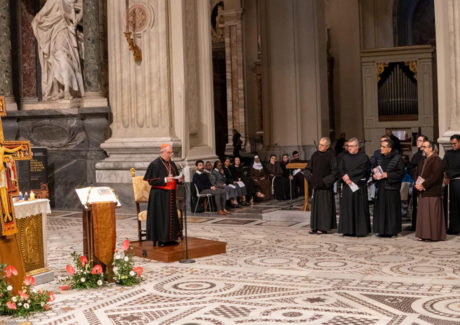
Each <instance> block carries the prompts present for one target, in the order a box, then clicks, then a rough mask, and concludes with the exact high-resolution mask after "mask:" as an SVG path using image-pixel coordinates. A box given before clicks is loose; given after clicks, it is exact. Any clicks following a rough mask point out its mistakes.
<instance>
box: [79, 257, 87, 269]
mask: <svg viewBox="0 0 460 325" xmlns="http://www.w3.org/2000/svg"><path fill="white" fill-rule="evenodd" d="M80 263H81V266H82V267H83V266H85V264H86V263H88V259H87V258H86V256H80Z"/></svg>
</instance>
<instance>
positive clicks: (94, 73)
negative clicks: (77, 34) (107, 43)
mask: <svg viewBox="0 0 460 325" xmlns="http://www.w3.org/2000/svg"><path fill="white" fill-rule="evenodd" d="M99 8H100V4H99V0H85V1H84V3H83V35H84V38H85V42H84V43H85V57H84V66H83V77H84V81H85V96H84V98H83V106H84V107H100V106H107V98H105V96H104V94H103V92H102V89H101V81H100V75H101V61H100V60H101V51H102V49H101V42H100V39H99V38H100V37H99V36H100V32H99V28H100V22H99V17H100V15H99Z"/></svg>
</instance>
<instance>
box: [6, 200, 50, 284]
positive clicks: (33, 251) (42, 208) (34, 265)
mask: <svg viewBox="0 0 460 325" xmlns="http://www.w3.org/2000/svg"><path fill="white" fill-rule="evenodd" d="M14 211H15V214H16V223H17V226H18V234H17V240H18V244H19V249H20V251H21V255H22V260H23V262H24V268H25V271H26V275H30V276H34V277H35V282H36V283H37V284H42V283H46V282H49V281H52V280H53V278H54V272H52V271H50V270H49V269H48V268H47V267H48V263H47V256H48V245H47V238H48V234H47V214H49V213H51V208H50V203H49V200H47V199H38V200H29V201H18V202H14Z"/></svg>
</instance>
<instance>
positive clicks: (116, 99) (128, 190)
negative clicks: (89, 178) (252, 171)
mask: <svg viewBox="0 0 460 325" xmlns="http://www.w3.org/2000/svg"><path fill="white" fill-rule="evenodd" d="M130 4H131V7H130V10H135V13H136V15H139V17H140V18H142V20H141V21H139V22H137V23H136V24H133V25H134V26H131V27H130V30H131V31H132V30H134V32H135V33H134V36H135V42H136V44H137V45H138V46H139V48H140V49H141V51H142V61H141V62H139V63H136V62H135V61H134V58H133V53H132V52H130V51H129V47H128V43H127V41H126V38H125V35H124V32H125V28H126V8H125V2H124V1H108V2H107V17H108V26H110V29H109V35H108V49H109V96H110V97H109V99H110V105H111V108H112V112H113V123H112V125H111V129H112V137H111V138H110V139H108V140H107V141H105V142H104V143H103V144H102V145H101V147H102V148H103V149H104V150H105V151H106V152H107V154H108V156H109V157H108V158H106V159H105V160H103V161H101V162H99V163H98V164H97V165H96V179H97V182H98V183H99V184H107V185H110V186H111V187H112V188H114V189H115V191H116V192H117V194H118V195H119V197H120V199H121V201H122V203H123V204H125V205H133V203H134V201H133V196H132V185H131V174H130V173H129V169H130V168H132V167H134V168H135V169H136V170H137V173H136V174H137V175H143V173H144V172H145V170H146V168H147V167H148V165H149V163H150V162H151V161H152V160H154V159H155V158H156V157H158V155H159V152H160V145H161V144H162V143H164V142H169V143H171V144H172V145H173V150H174V153H175V156H174V161H175V162H176V163H177V164H178V165H182V166H184V165H192V164H194V159H198V158H204V159H207V157H215V144H214V124H213V121H214V119H213V117H214V114H213V105H212V98H213V96H212V60H211V43H210V35H211V32H210V24H209V3H208V0H197V1H189V0H136V1H130ZM188 36H190V37H188ZM186 171H187V168H186Z"/></svg>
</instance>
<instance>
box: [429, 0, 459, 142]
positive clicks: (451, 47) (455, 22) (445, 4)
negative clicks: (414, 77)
mask: <svg viewBox="0 0 460 325" xmlns="http://www.w3.org/2000/svg"><path fill="white" fill-rule="evenodd" d="M434 6H435V22H436V60H437V73H438V116H439V139H438V142H439V143H440V144H442V146H443V147H444V149H450V147H449V140H450V139H449V138H450V136H451V135H453V134H460V62H459V60H460V57H459V55H460V54H459V53H460V3H459V2H458V1H456V0H435V1H434Z"/></svg>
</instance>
